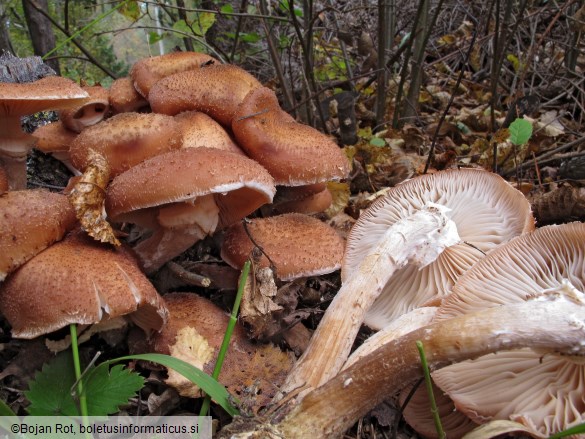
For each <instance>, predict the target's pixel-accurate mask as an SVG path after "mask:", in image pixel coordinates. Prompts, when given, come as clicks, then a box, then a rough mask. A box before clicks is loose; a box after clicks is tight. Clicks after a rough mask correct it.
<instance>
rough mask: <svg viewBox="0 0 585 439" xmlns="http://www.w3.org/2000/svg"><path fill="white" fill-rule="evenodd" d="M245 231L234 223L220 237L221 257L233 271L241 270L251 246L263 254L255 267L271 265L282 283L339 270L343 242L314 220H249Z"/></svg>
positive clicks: (295, 215) (282, 217) (289, 216)
mask: <svg viewBox="0 0 585 439" xmlns="http://www.w3.org/2000/svg"><path fill="white" fill-rule="evenodd" d="M246 228H247V229H248V232H246V230H245V229H244V225H243V224H242V223H237V224H234V225H233V226H231V227H230V228H229V229H228V230H227V231H226V233H225V235H224V241H223V244H222V247H221V257H222V259H223V260H224V261H225V262H227V263H228V264H230V265H231V266H232V267H234V268H237V269H241V268H242V266H243V265H244V262H245V261H246V260H247V259H248V258H249V257H250V254H251V253H252V250H253V248H254V245H255V244H256V245H259V246H260V247H261V248H262V252H263V253H264V254H263V255H262V257H261V258H260V259H259V261H258V266H259V267H270V266H271V265H272V264H274V266H273V267H272V268H273V269H274V270H275V275H276V276H277V277H278V278H279V279H281V280H284V281H289V280H292V279H296V278H299V277H308V276H320V275H323V274H327V273H331V272H333V271H335V270H338V269H339V268H341V259H342V257H343V249H344V242H343V239H342V238H341V237H340V236H339V235H338V234H337V232H336V231H335V230H334V229H333V228H332V227H330V226H328V225H327V224H325V223H324V222H322V221H319V220H318V219H316V218H312V217H310V216H307V215H302V214H300V213H290V214H285V215H279V216H273V217H268V218H256V219H252V220H250V221H249V222H248V223H247V224H246ZM248 233H249V234H250V235H251V236H252V239H253V240H254V242H255V244H254V243H252V241H251V240H250V238H249V237H248ZM265 255H268V257H269V258H270V261H269V260H268V258H267V257H266V256H265Z"/></svg>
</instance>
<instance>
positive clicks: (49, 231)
mask: <svg viewBox="0 0 585 439" xmlns="http://www.w3.org/2000/svg"><path fill="white" fill-rule="evenodd" d="M0 212H2V215H0V249H2V251H1V252H0V281H2V280H4V278H5V277H6V275H7V274H8V273H11V272H12V271H14V270H16V269H17V268H18V267H19V266H20V265H22V264H24V263H25V262H26V261H28V260H29V259H30V258H32V257H33V256H35V255H36V254H37V253H40V252H41V251H42V250H44V249H45V248H47V247H48V246H50V245H51V244H52V243H54V242H55V241H59V240H60V239H62V238H63V236H64V235H65V233H67V231H69V230H71V229H72V228H73V226H74V225H75V223H76V221H77V219H76V217H75V211H74V210H73V207H72V206H71V204H69V200H68V199H67V197H66V196H65V195H61V194H56V193H53V192H49V191H46V190H23V191H12V192H7V193H5V194H3V195H1V196H0Z"/></svg>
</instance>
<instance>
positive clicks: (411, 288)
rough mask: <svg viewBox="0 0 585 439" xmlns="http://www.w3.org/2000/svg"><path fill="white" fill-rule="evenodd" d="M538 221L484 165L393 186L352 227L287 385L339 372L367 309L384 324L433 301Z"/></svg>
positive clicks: (285, 388)
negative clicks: (334, 283) (328, 294)
mask: <svg viewBox="0 0 585 439" xmlns="http://www.w3.org/2000/svg"><path fill="white" fill-rule="evenodd" d="M533 227H534V220H533V218H532V215H531V213H530V205H529V203H528V201H527V200H526V199H525V198H524V196H523V195H522V194H521V193H520V192H519V191H517V190H516V189H514V188H512V187H511V186H510V185H509V184H508V183H506V182H505V181H504V180H503V179H502V178H501V177H499V176H497V175H495V174H492V173H489V172H486V171H480V170H471V169H467V170H457V171H443V172H438V173H436V174H430V175H424V176H421V177H417V178H414V179H412V180H409V181H406V182H404V183H402V184H401V185H399V186H396V187H394V188H391V189H390V190H389V191H388V192H387V193H386V195H385V196H384V197H382V198H380V199H378V200H377V201H376V202H374V203H373V204H372V205H371V206H370V207H369V208H368V209H367V210H366V211H365V212H364V213H363V214H362V215H361V217H360V219H359V220H358V222H357V223H356V224H355V225H354V227H353V228H352V231H351V233H350V235H349V238H348V241H347V245H346V253H345V256H344V263H343V267H342V282H343V284H342V287H341V289H340V290H339V292H338V293H337V295H336V296H335V298H334V300H333V301H332V303H331V304H330V306H329V308H328V309H327V311H326V312H325V315H324V316H323V319H322V320H321V322H320V324H319V326H318V328H317V330H316V331H315V333H314V335H313V338H312V339H311V343H310V345H309V348H308V349H307V350H306V351H305V353H304V354H303V356H302V357H301V358H300V359H299V361H298V362H297V364H296V365H295V367H294V369H293V371H292V372H291V374H290V375H289V377H288V378H287V382H286V383H285V385H284V386H283V392H290V391H292V390H294V389H297V388H301V387H303V386H306V389H310V388H314V387H317V386H318V385H320V384H322V383H324V382H326V381H327V380H328V379H329V378H330V377H332V376H335V374H336V373H337V372H338V371H339V370H340V368H341V367H342V365H343V363H344V362H345V361H346V359H347V357H348V355H349V352H350V349H351V346H352V344H353V342H354V339H355V336H356V334H357V332H358V330H359V328H360V326H361V324H362V323H363V322H364V319H365V318H366V313H367V312H369V313H370V317H369V318H367V320H366V323H368V324H370V325H373V326H375V327H378V328H380V327H383V326H385V325H387V324H389V323H390V322H391V321H392V320H393V319H394V318H396V317H398V316H399V315H400V314H404V313H405V312H406V311H409V310H412V309H414V308H415V307H419V306H423V305H428V304H429V302H431V301H432V300H437V297H439V295H440V294H443V295H445V294H446V293H447V292H448V290H449V289H450V288H451V287H452V286H453V284H454V283H455V280H456V279H457V277H458V276H460V275H461V274H462V273H464V272H465V271H466V270H467V269H469V268H470V267H471V266H472V265H473V264H474V263H475V262H476V261H477V260H479V259H480V258H481V257H483V255H484V254H485V252H488V251H490V250H492V249H493V248H494V247H496V246H497V245H499V244H501V243H503V242H506V241H508V240H510V239H512V238H513V237H514V236H517V235H520V234H522V233H525V232H527V231H530V230H532V228H533ZM374 309H380V310H381V311H380V312H378V313H377V314H373V316H375V317H376V318H374V317H372V312H373V310H374ZM305 393H306V392H305ZM301 397H302V394H301Z"/></svg>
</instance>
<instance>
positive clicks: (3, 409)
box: [0, 399, 16, 416]
mask: <svg viewBox="0 0 585 439" xmlns="http://www.w3.org/2000/svg"><path fill="white" fill-rule="evenodd" d="M0 416H16V413H14V412H13V411H12V409H11V408H10V407H9V406H8V404H6V403H5V402H4V401H2V400H1V399H0Z"/></svg>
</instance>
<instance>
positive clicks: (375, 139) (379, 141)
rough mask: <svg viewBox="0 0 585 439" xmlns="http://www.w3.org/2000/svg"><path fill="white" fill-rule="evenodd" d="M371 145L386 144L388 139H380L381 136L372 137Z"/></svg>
mask: <svg viewBox="0 0 585 439" xmlns="http://www.w3.org/2000/svg"><path fill="white" fill-rule="evenodd" d="M370 145H372V146H386V141H385V140H384V139H380V138H379V137H372V138H371V139H370Z"/></svg>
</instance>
